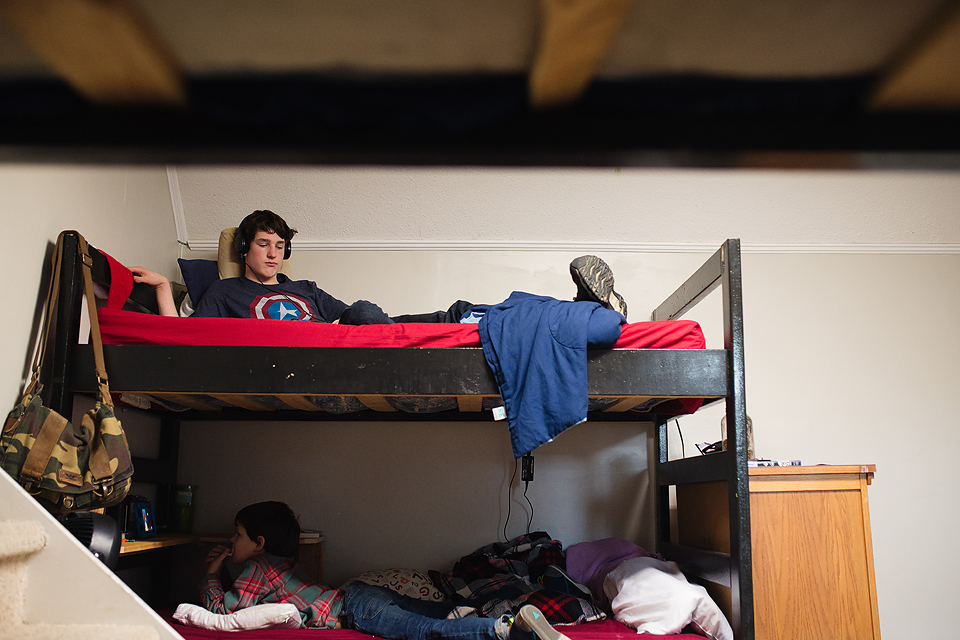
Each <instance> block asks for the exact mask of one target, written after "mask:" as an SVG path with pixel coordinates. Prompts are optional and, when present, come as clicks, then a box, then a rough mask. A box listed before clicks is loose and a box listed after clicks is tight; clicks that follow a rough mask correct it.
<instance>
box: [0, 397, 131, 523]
mask: <svg viewBox="0 0 960 640" xmlns="http://www.w3.org/2000/svg"><path fill="white" fill-rule="evenodd" d="M0 451H2V457H0V467H3V470H4V471H6V472H7V473H9V474H10V475H11V476H13V477H14V478H16V479H17V480H18V481H19V482H20V484H21V485H22V486H23V488H24V489H26V490H27V492H29V493H30V494H31V495H33V496H34V497H35V498H36V499H37V500H38V501H39V502H40V503H41V504H43V505H44V506H46V507H47V508H49V509H51V510H54V511H60V512H66V511H75V510H83V511H89V510H91V509H98V508H100V507H109V506H112V505H115V504H119V503H120V502H121V501H122V500H123V498H124V497H125V496H126V495H127V492H128V491H129V490H130V482H131V477H132V476H133V463H132V462H131V460H130V449H129V447H128V446H127V439H126V436H125V435H124V433H123V428H122V427H121V426H120V421H119V420H117V418H116V416H114V414H113V407H112V406H111V405H109V404H106V403H105V402H103V401H102V399H98V401H97V404H96V406H95V407H94V408H93V409H91V410H90V411H88V412H87V413H86V414H84V416H83V420H82V421H81V422H80V424H78V425H74V424H71V423H70V422H69V421H67V419H66V418H64V417H63V416H61V415H60V414H59V413H57V412H56V411H53V410H51V409H49V408H48V407H45V406H43V403H42V402H41V400H40V395H39V393H36V394H30V393H28V394H26V395H24V397H23V399H22V400H21V401H20V403H19V404H17V406H15V407H14V408H13V411H11V412H10V415H9V416H8V417H7V422H6V424H5V425H4V430H3V438H2V440H0Z"/></svg>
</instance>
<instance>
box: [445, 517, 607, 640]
mask: <svg viewBox="0 0 960 640" xmlns="http://www.w3.org/2000/svg"><path fill="white" fill-rule="evenodd" d="M563 564H564V557H563V547H562V545H561V543H560V542H559V541H557V540H553V539H552V538H551V537H550V536H549V534H547V533H544V532H542V531H540V532H536V533H531V534H528V535H522V536H519V537H517V538H514V539H513V540H510V541H508V542H495V543H493V544H489V545H486V546H484V547H481V548H480V549H477V550H476V551H474V552H473V553H471V554H469V555H466V556H463V557H462V558H460V560H459V561H457V563H456V564H455V565H454V567H453V570H452V571H451V572H450V573H445V574H441V573H439V572H437V571H431V572H430V579H431V580H432V581H433V584H434V586H436V587H437V588H438V589H439V590H440V591H441V592H443V594H444V595H446V597H447V598H449V599H451V600H455V601H458V602H459V606H458V607H457V608H456V609H455V610H454V611H453V613H451V617H466V616H485V617H490V618H495V617H499V616H501V615H503V614H505V613H508V612H516V611H519V610H520V607H521V606H523V605H525V604H532V605H533V606H535V607H537V608H538V609H540V610H541V611H542V612H543V615H544V616H546V618H547V619H548V620H549V621H550V622H551V623H553V624H579V623H582V622H591V621H593V620H602V619H603V618H604V617H606V616H605V615H604V613H603V612H602V611H600V610H599V609H597V608H596V607H595V606H593V603H591V602H588V601H587V600H584V599H582V598H576V597H574V596H571V595H569V594H566V593H560V592H558V591H551V590H549V589H546V588H545V587H544V586H543V584H541V582H540V581H541V580H542V579H543V574H544V572H545V571H546V569H547V567H549V566H550V565H560V566H561V567H562V566H563Z"/></svg>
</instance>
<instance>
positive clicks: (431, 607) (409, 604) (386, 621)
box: [340, 582, 510, 640]
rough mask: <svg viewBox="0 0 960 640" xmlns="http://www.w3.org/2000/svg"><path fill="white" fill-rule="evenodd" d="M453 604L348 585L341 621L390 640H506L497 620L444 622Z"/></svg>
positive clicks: (505, 630) (506, 633)
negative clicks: (445, 639)
mask: <svg viewBox="0 0 960 640" xmlns="http://www.w3.org/2000/svg"><path fill="white" fill-rule="evenodd" d="M453 607H454V605H453V604H451V603H449V602H431V601H428V600H418V599H416V598H410V597H407V596H402V595H400V594H399V593H396V592H395V591H391V590H389V589H384V588H382V587H375V586H372V585H368V584H365V583H363V582H353V583H351V584H349V585H347V589H346V594H345V595H344V598H343V610H342V611H341V613H340V617H341V620H344V621H345V622H346V625H345V626H347V627H349V628H351V629H355V630H357V631H362V632H363V633H369V634H371V635H375V636H380V637H381V638H389V639H390V640H430V639H435V638H441V637H442V638H452V639H454V640H507V638H508V636H509V634H510V624H509V623H508V622H505V621H503V620H501V619H499V618H454V619H451V620H447V619H446V615H447V614H448V613H450V611H451V610H452V609H453Z"/></svg>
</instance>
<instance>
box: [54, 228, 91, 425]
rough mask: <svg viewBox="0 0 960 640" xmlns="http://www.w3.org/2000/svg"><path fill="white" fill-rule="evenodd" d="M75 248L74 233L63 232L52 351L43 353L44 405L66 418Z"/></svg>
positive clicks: (76, 332) (78, 286)
mask: <svg viewBox="0 0 960 640" xmlns="http://www.w3.org/2000/svg"><path fill="white" fill-rule="evenodd" d="M78 247H79V240H78V238H77V234H76V233H67V234H65V235H64V237H63V259H62V260H61V263H60V290H59V291H58V292H57V310H56V319H55V320H53V321H52V322H53V331H54V335H53V336H52V339H51V341H50V343H48V347H51V348H52V351H51V352H50V353H49V354H48V355H47V356H46V357H48V358H50V361H49V363H48V366H49V367H50V372H51V373H50V379H49V382H48V386H47V390H48V393H49V397H48V406H49V407H50V408H51V409H53V410H54V411H56V412H57V413H59V414H60V415H62V416H65V417H67V418H68V419H69V418H70V416H71V415H73V392H72V391H71V390H70V389H71V381H70V368H71V363H72V362H73V358H74V352H75V350H76V347H77V343H78V342H79V341H80V312H81V310H82V308H83V307H82V302H81V301H82V299H83V296H82V293H83V289H82V286H83V285H82V282H81V279H80V269H79V260H80V257H79V255H80V254H79V253H78ZM54 276H55V274H53V273H51V274H50V277H51V278H53V277H54ZM63 336H67V339H63Z"/></svg>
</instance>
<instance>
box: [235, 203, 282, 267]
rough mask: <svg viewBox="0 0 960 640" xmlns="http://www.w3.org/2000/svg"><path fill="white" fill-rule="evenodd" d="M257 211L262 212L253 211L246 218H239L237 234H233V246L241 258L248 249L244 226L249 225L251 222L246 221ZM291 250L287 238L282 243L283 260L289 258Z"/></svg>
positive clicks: (248, 244)
mask: <svg viewBox="0 0 960 640" xmlns="http://www.w3.org/2000/svg"><path fill="white" fill-rule="evenodd" d="M258 213H263V212H262V211H254V212H253V213H251V214H250V215H248V216H247V217H246V218H244V219H243V220H241V221H240V226H239V227H238V228H237V235H236V236H234V238H233V248H234V249H236V251H237V253H239V254H240V257H241V258H243V257H245V256H246V255H247V252H248V251H250V243H249V242H247V236H246V234H245V233H244V232H243V230H244V227H249V226H250V224H251V223H249V222H248V221H249V220H250V218H252V217H253V216H255V215H257V214H258ZM291 251H292V247H291V246H290V241H289V240H287V241H285V242H284V243H283V259H284V260H289V259H290V252H291Z"/></svg>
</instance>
